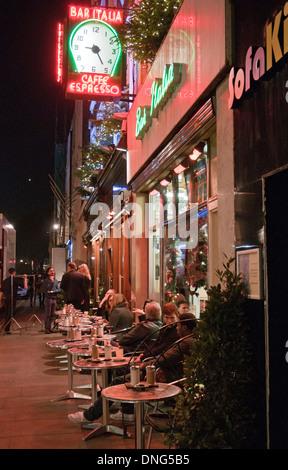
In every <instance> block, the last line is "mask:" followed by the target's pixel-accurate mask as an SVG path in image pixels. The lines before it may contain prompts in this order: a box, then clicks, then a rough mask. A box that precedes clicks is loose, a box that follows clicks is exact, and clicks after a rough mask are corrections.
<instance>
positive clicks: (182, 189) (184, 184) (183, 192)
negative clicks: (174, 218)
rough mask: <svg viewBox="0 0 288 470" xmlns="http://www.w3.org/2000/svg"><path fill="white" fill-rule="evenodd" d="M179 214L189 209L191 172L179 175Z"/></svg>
mask: <svg viewBox="0 0 288 470" xmlns="http://www.w3.org/2000/svg"><path fill="white" fill-rule="evenodd" d="M177 179H178V191H177V194H178V214H179V215H180V214H184V213H185V212H186V211H187V210H188V209H189V202H190V199H189V192H190V185H189V183H190V173H186V174H185V173H184V172H182V173H180V174H179V175H178V178H177Z"/></svg>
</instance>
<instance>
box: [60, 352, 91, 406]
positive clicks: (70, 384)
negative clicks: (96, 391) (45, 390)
mask: <svg viewBox="0 0 288 470" xmlns="http://www.w3.org/2000/svg"><path fill="white" fill-rule="evenodd" d="M67 358H68V390H67V392H66V393H65V394H64V395H61V396H60V397H57V398H54V399H53V400H51V402H54V401H60V400H69V399H70V398H82V399H83V400H91V397H89V396H88V395H83V394H82V393H77V392H74V390H73V360H72V354H71V353H69V350H67Z"/></svg>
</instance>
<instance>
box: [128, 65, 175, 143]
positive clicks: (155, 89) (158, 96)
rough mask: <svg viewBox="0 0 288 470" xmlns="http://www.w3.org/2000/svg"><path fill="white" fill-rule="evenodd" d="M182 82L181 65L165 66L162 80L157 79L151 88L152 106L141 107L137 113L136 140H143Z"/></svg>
mask: <svg viewBox="0 0 288 470" xmlns="http://www.w3.org/2000/svg"><path fill="white" fill-rule="evenodd" d="M180 80H181V64H169V65H165V68H164V72H163V76H162V78H155V80H154V81H153V83H152V87H151V104H150V106H139V107H138V109H137V113H136V139H143V137H144V135H145V133H146V132H147V131H148V129H149V127H150V126H151V124H152V118H157V117H158V115H159V111H160V110H162V109H163V107H164V106H165V105H166V103H167V101H168V100H169V99H170V98H171V96H172V94H173V92H174V91H175V88H176V87H177V86H178V84H179V83H180Z"/></svg>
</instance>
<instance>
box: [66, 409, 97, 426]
mask: <svg viewBox="0 0 288 470" xmlns="http://www.w3.org/2000/svg"><path fill="white" fill-rule="evenodd" d="M68 418H69V419H70V421H73V423H77V424H87V423H93V421H89V419H87V418H85V416H84V411H77V413H74V414H73V413H72V414H70V415H68Z"/></svg>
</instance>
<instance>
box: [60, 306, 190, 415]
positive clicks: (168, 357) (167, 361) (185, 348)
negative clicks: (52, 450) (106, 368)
mask: <svg viewBox="0 0 288 470" xmlns="http://www.w3.org/2000/svg"><path fill="white" fill-rule="evenodd" d="M179 320H180V321H181V322H182V323H179V324H178V325H177V330H178V334H179V336H180V337H181V338H184V339H183V341H182V342H181V343H180V344H179V343H177V342H176V344H175V343H174V344H173V345H172V346H171V348H169V349H168V350H167V351H166V352H165V353H164V354H163V356H161V355H160V356H159V357H158V358H156V362H155V359H153V360H152V361H151V363H155V365H156V367H157V366H158V367H159V366H160V367H161V371H163V374H158V376H157V380H158V381H159V382H160V381H161V382H166V380H165V379H166V377H169V378H170V376H171V375H173V378H172V380H176V379H178V378H181V377H179V371H180V374H181V373H182V374H183V369H182V367H181V366H179V364H180V362H181V361H183V360H184V355H186V354H189V349H190V346H191V343H192V341H194V337H193V336H188V335H191V334H192V332H193V330H194V328H195V326H196V320H195V317H194V315H193V314H191V313H187V314H182V315H181V316H180V317H179ZM182 343H183V345H182ZM149 363H150V362H147V364H149ZM170 369H171V371H170ZM157 373H159V371H157ZM174 377H176V378H174ZM125 379H126V380H127V376H126V377H125ZM163 379H164V380H163ZM123 382H124V377H123V376H121V377H116V378H115V379H114V380H112V382H111V384H110V385H111V386H112V385H117V384H119V383H123ZM132 406H133V405H130V404H125V406H124V405H123V413H124V420H125V421H128V422H129V421H130V422H131V421H133V419H134V415H133V409H132ZM102 414H103V408H102V397H101V396H99V398H98V399H97V400H96V402H95V403H93V405H92V406H90V408H88V409H87V410H85V411H78V412H77V413H74V414H69V415H68V418H69V419H70V420H71V421H73V422H75V423H78V424H87V423H91V422H93V421H94V420H96V419H99V418H100V417H101V416H102ZM111 419H112V420H116V419H117V420H122V413H121V412H118V413H116V415H111Z"/></svg>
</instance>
